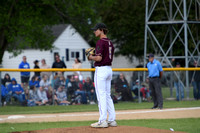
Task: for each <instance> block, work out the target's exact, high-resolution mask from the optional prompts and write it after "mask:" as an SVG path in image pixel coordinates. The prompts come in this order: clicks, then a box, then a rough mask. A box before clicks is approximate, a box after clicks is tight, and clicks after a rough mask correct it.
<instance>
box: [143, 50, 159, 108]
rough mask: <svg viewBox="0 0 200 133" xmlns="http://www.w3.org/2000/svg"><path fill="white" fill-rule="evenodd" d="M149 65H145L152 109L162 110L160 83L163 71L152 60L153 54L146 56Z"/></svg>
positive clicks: (157, 62) (156, 61)
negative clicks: (152, 103)
mask: <svg viewBox="0 0 200 133" xmlns="http://www.w3.org/2000/svg"><path fill="white" fill-rule="evenodd" d="M148 58H149V63H148V64H147V68H148V72H149V88H150V90H151V93H152V99H153V102H154V106H153V107H152V109H156V108H159V109H162V108H163V96H162V90H161V81H160V79H161V78H162V75H163V70H162V66H161V64H160V62H159V61H158V60H156V59H154V55H153V54H149V55H148Z"/></svg>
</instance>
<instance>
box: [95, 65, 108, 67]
mask: <svg viewBox="0 0 200 133" xmlns="http://www.w3.org/2000/svg"><path fill="white" fill-rule="evenodd" d="M104 66H111V65H101V66H95V67H104Z"/></svg>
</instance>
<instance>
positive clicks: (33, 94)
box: [27, 85, 42, 106]
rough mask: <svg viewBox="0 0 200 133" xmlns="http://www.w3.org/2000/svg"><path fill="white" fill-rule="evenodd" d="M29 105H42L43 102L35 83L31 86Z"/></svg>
mask: <svg viewBox="0 0 200 133" xmlns="http://www.w3.org/2000/svg"><path fill="white" fill-rule="evenodd" d="M27 101H28V102H27V105H28V106H36V105H42V102H40V101H39V98H38V95H37V90H36V87H35V86H34V85H32V86H30V90H29V95H28V100H27Z"/></svg>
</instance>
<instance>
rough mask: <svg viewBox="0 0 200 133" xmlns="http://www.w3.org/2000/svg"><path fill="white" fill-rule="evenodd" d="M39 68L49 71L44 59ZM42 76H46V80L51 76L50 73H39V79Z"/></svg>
mask: <svg viewBox="0 0 200 133" xmlns="http://www.w3.org/2000/svg"><path fill="white" fill-rule="evenodd" d="M41 63H42V64H41V66H40V68H41V69H49V68H50V67H49V66H48V65H47V64H46V60H45V59H42V60H41ZM44 75H47V76H48V79H49V78H50V76H51V72H41V73H40V77H43V76H44Z"/></svg>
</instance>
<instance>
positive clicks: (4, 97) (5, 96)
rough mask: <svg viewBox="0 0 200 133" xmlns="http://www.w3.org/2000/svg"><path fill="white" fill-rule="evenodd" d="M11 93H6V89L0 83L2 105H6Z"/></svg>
mask: <svg viewBox="0 0 200 133" xmlns="http://www.w3.org/2000/svg"><path fill="white" fill-rule="evenodd" d="M10 97H11V95H9V93H8V89H7V88H6V87H5V86H4V85H3V84H2V85H1V102H2V105H4V106H5V105H6V104H7V103H8V102H9V101H10Z"/></svg>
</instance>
